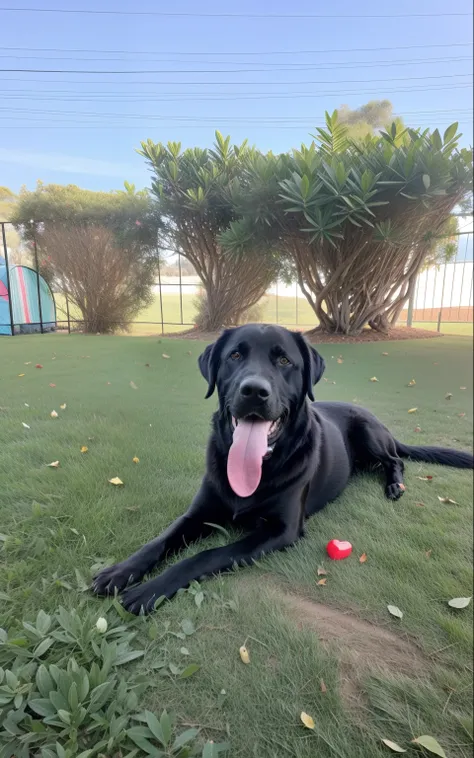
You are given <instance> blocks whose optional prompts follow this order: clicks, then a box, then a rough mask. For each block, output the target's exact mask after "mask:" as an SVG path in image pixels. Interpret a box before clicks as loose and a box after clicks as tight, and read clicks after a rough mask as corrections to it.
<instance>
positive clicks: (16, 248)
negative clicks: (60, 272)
mask: <svg viewBox="0 0 474 758" xmlns="http://www.w3.org/2000/svg"><path fill="white" fill-rule="evenodd" d="M17 200H18V196H17V195H15V193H14V192H12V191H11V190H10V189H9V188H8V187H2V186H0V221H6V222H9V221H11V217H12V214H13V209H14V206H15V203H16V202H17ZM5 238H6V241H7V248H8V260H9V262H10V263H12V264H13V263H16V264H27V265H28V264H29V263H30V262H31V261H30V254H29V250H28V249H27V247H25V246H24V245H22V244H21V237H20V235H19V234H18V232H17V231H16V229H15V227H14V226H13V225H12V224H10V223H6V224H5ZM4 254H5V252H4V249H3V240H2V238H1V236H0V256H2V257H3V256H4Z"/></svg>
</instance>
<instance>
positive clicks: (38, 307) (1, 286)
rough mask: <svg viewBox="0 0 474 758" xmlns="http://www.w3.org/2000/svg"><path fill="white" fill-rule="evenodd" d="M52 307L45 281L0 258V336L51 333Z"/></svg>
mask: <svg viewBox="0 0 474 758" xmlns="http://www.w3.org/2000/svg"><path fill="white" fill-rule="evenodd" d="M55 329H56V305H55V302H54V296H53V293H52V292H51V289H50V287H49V285H48V284H47V282H46V281H45V279H43V277H42V276H40V274H39V273H38V272H37V271H35V270H34V269H32V268H28V267H27V266H15V265H13V266H11V265H9V264H8V260H7V259H5V258H2V257H0V335H10V336H13V335H15V334H31V333H32V332H52V331H54V330H55Z"/></svg>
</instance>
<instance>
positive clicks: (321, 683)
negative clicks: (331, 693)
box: [319, 679, 328, 693]
mask: <svg viewBox="0 0 474 758" xmlns="http://www.w3.org/2000/svg"><path fill="white" fill-rule="evenodd" d="M319 689H320V690H321V692H323V693H324V692H327V691H328V688H327V687H326V684H325V682H324V679H321V682H320V684H319Z"/></svg>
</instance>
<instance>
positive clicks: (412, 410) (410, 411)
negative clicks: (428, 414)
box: [408, 408, 418, 413]
mask: <svg viewBox="0 0 474 758" xmlns="http://www.w3.org/2000/svg"><path fill="white" fill-rule="evenodd" d="M417 410H418V408H409V410H408V413H416V412H417Z"/></svg>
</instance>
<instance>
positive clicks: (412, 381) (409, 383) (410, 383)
mask: <svg viewBox="0 0 474 758" xmlns="http://www.w3.org/2000/svg"><path fill="white" fill-rule="evenodd" d="M415 384H416V381H415V379H410V381H409V382H408V386H409V387H414V386H415Z"/></svg>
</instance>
